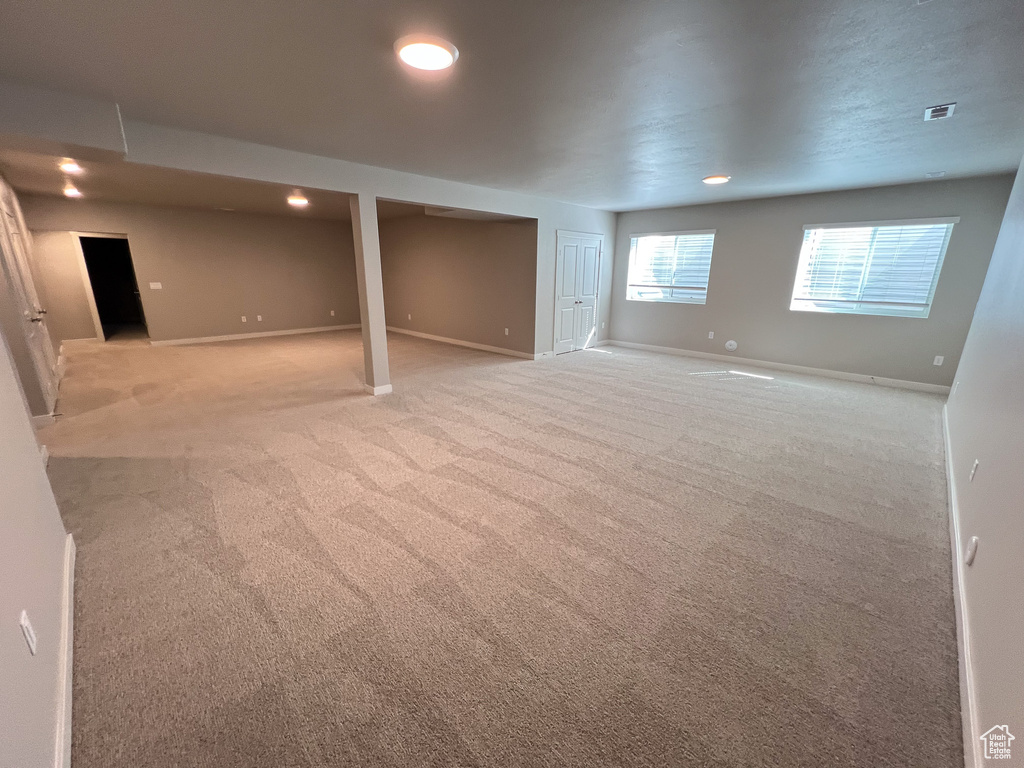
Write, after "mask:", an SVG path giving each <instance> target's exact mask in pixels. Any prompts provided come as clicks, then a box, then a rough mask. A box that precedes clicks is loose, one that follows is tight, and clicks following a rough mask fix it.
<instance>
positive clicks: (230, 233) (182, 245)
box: [21, 195, 359, 341]
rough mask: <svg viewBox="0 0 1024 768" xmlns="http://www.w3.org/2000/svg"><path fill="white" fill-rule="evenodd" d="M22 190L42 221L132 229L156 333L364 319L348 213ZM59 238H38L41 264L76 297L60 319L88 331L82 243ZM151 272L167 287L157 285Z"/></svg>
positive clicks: (55, 227)
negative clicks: (96, 198) (165, 203)
mask: <svg viewBox="0 0 1024 768" xmlns="http://www.w3.org/2000/svg"><path fill="white" fill-rule="evenodd" d="M21 200H22V208H23V210H24V212H25V219H26V220H27V222H28V226H29V227H30V228H31V229H32V230H33V231H51V232H52V231H68V230H74V231H80V232H103V233H118V234H126V235H128V242H129V245H130V247H131V251H132V260H133V262H134V264H135V274H136V277H137V278H138V282H139V290H140V291H141V295H142V306H143V310H144V311H145V315H146V322H147V324H148V326H149V335H150V338H151V339H153V340H157V341H164V340H173V339H188V338H201V337H205V336H224V335H229V334H236V333H258V332H265V331H279V330H290V329H295V328H314V327H321V326H330V325H346V324H352V323H358V322H359V302H358V296H357V294H356V279H355V260H354V256H353V245H352V229H351V226H350V225H349V224H348V223H346V222H339V221H319V220H313V219H302V218H298V217H291V216H264V215H251V214H244V213H235V212H228V211H201V210H191V209H187V208H164V207H158V206H148V205H128V204H122V203H97V202H90V201H87V200H65V199H64V198H56V197H40V196H34V195H22V197H21ZM59 243H61V241H59V240H57V239H51V238H50V236H46V237H40V238H39V246H40V247H39V248H37V249H36V250H37V253H36V255H35V257H34V258H35V259H37V260H39V261H40V264H39V266H37V273H38V274H39V275H40V278H41V282H42V283H43V290H44V291H45V293H46V295H47V296H55V295H59V296H61V297H62V298H63V299H64V300H66V301H67V302H68V306H66V307H58V306H56V305H53V306H52V307H51V309H50V311H51V312H52V313H55V314H58V315H61V317H62V320H61V327H62V328H65V329H69V330H68V331H67V332H68V333H72V334H79V333H81V332H82V329H83V328H84V326H83V325H82V323H81V319H82V317H83V315H84V313H88V311H89V310H88V307H87V306H83V304H82V301H83V300H84V297H85V294H84V290H83V291H79V290H78V288H77V287H76V284H80V283H81V280H82V277H81V270H80V269H79V268H78V266H77V258H78V257H77V253H76V252H75V251H74V250H73V249H72V250H68V249H67V248H64V247H63V246H61V247H59V248H50V247H49V246H50V245H51V244H59ZM44 246H45V247H44ZM72 256H74V258H75V259H76V262H75V265H74V267H73V266H72V265H71V264H70V263H69V261H70V259H71V257H72ZM48 262H51V264H50V265H49V266H47V267H45V268H44V267H43V264H46V263H48ZM56 262H59V266H58V264H57V263H56ZM151 282H153V283H160V285H161V286H162V287H161V288H160V289H159V290H154V289H151V288H150V285H149V284H150V283H151ZM51 303H52V302H51ZM331 310H334V311H335V315H334V317H331ZM243 315H244V316H245V317H246V319H247V322H245V323H243V322H242V319H241V318H242V316H243ZM257 315H260V316H262V318H263V320H262V321H258V320H257ZM72 318H74V321H73V322H72ZM56 330H57V328H54V335H56ZM89 335H90V336H93V335H94V333H90V334H89Z"/></svg>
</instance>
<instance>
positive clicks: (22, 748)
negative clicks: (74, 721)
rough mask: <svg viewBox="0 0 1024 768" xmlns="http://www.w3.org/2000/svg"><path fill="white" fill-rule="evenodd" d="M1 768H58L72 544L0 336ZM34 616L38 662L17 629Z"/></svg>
mask: <svg viewBox="0 0 1024 768" xmlns="http://www.w3.org/2000/svg"><path fill="white" fill-rule="evenodd" d="M0 425H2V427H0V488H2V489H3V492H2V493H0V619H2V625H0V680H2V681H3V682H2V684H0V765H2V766H36V765H38V766H52V765H54V764H55V761H54V748H55V745H56V730H55V729H56V723H57V717H56V708H57V700H58V698H57V697H58V690H59V686H60V685H62V682H63V679H62V678H61V677H60V671H61V665H60V650H61V649H60V639H61V627H62V612H61V598H62V595H63V584H64V579H63V574H64V569H63V564H64V546H65V541H66V536H65V533H64V526H63V524H62V523H61V519H60V515H59V514H58V512H57V505H56V503H55V502H54V499H53V493H52V492H51V491H50V485H49V482H48V480H47V478H46V472H45V471H44V468H43V461H42V458H41V457H40V455H39V446H38V445H37V444H36V436H35V432H34V431H33V429H32V425H31V423H30V422H29V418H28V413H27V412H26V410H25V401H24V400H23V399H22V395H21V391H20V389H19V386H18V380H17V376H16V373H15V370H14V364H13V361H12V359H11V355H10V351H9V349H8V347H7V344H6V341H5V339H4V338H3V336H2V334H0ZM23 610H25V611H27V612H28V615H29V619H30V620H31V622H32V625H33V629H34V630H35V633H36V639H37V642H38V645H37V653H36V655H35V656H32V655H30V654H29V651H28V646H27V644H26V643H25V640H24V638H23V637H22V634H21V629H20V627H19V626H18V619H19V617H20V616H21V612H22V611H23Z"/></svg>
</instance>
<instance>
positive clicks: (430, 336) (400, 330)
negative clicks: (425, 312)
mask: <svg viewBox="0 0 1024 768" xmlns="http://www.w3.org/2000/svg"><path fill="white" fill-rule="evenodd" d="M387 329H388V330H389V331H394V332H395V333H404V334H405V335H406V336H415V337H416V338H418V339H429V340H430V341H440V342H441V343H443V344H454V345H455V346H457V347H469V348H470V349H480V350H483V351H484V352H495V353H497V354H499V355H508V356H509V357H521V358H524V359H526V360H533V359H534V355H533V353H532V352H517V351H516V350H514V349H505V348H504V347H492V346H490V345H489V344H477V343H476V342H472V341H462V340H461V339H449V338H447V337H445V336H434V335H433V334H431V333H420V332H419V331H409V330H406V329H405V328H395V327H394V326H391V325H389V326H387Z"/></svg>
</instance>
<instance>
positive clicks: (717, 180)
mask: <svg viewBox="0 0 1024 768" xmlns="http://www.w3.org/2000/svg"><path fill="white" fill-rule="evenodd" d="M731 178H732V176H705V177H704V178H703V179H701V181H703V182H704V183H705V184H726V183H727V182H728V181H729V179H731Z"/></svg>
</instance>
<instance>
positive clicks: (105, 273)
mask: <svg viewBox="0 0 1024 768" xmlns="http://www.w3.org/2000/svg"><path fill="white" fill-rule="evenodd" d="M79 240H81V241H82V255H83V256H85V267H86V269H87V270H88V271H89V282H90V283H91V284H92V295H93V298H94V299H96V311H97V312H98V313H99V316H100V324H101V325H102V326H103V337H104V338H105V339H107V340H109V339H112V338H114V337H117V338H118V339H129V338H146V337H148V336H149V331H148V329H147V328H146V316H145V315H144V314H143V312H142V298H141V297H140V296H139V283H138V281H137V280H136V279H135V267H134V265H133V264H132V252H131V250H130V249H129V248H128V240H127V239H126V238H123V237H80V238H79Z"/></svg>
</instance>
